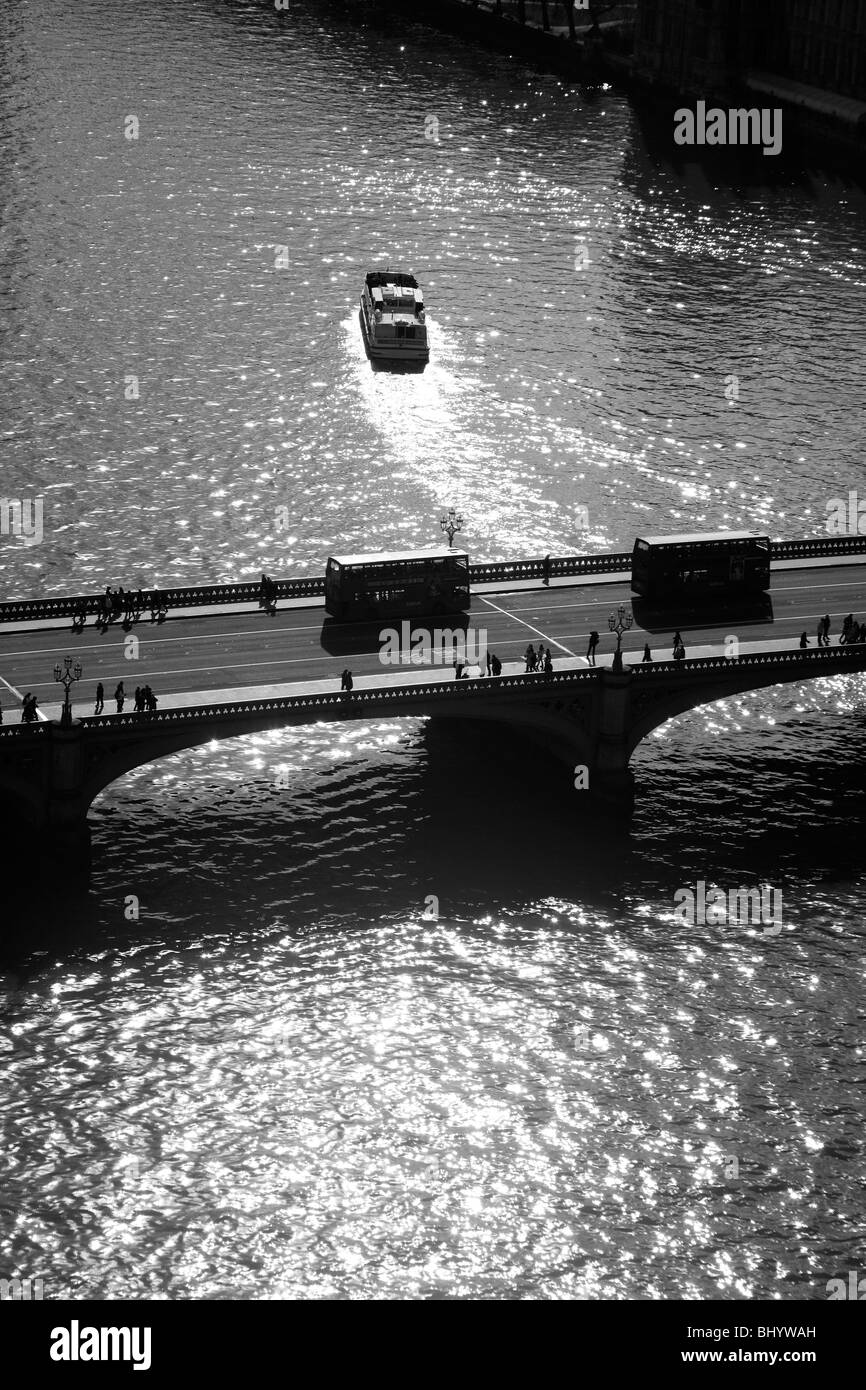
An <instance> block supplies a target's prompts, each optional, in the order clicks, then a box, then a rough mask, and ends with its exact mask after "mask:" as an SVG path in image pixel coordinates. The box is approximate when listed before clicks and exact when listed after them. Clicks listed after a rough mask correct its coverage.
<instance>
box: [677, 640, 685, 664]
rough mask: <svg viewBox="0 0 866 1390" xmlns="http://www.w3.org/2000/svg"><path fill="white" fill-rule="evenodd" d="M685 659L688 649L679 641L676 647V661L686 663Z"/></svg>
mask: <svg viewBox="0 0 866 1390" xmlns="http://www.w3.org/2000/svg"><path fill="white" fill-rule="evenodd" d="M685 659H686V649H685V647H684V646H683V644H682V641H679V642H678V643H677V645H676V646H675V647H674V661H685Z"/></svg>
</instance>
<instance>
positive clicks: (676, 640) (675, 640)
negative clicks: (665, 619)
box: [674, 632, 683, 660]
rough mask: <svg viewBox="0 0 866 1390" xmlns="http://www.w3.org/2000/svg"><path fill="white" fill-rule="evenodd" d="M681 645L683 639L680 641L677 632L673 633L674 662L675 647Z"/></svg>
mask: <svg viewBox="0 0 866 1390" xmlns="http://www.w3.org/2000/svg"><path fill="white" fill-rule="evenodd" d="M682 645H683V639H682V637H681V636H680V634H679V632H675V633H674V660H676V656H677V647H681V646H682Z"/></svg>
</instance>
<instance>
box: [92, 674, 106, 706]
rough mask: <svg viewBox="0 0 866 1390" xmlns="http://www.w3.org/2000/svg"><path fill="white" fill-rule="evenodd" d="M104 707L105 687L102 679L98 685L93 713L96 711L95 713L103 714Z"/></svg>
mask: <svg viewBox="0 0 866 1390" xmlns="http://www.w3.org/2000/svg"><path fill="white" fill-rule="evenodd" d="M104 708H105V687H104V686H103V684H102V681H100V682H99V684H98V686H97V687H96V704H95V705H94V706H93V713H94V714H101V713H102V711H103V709H104Z"/></svg>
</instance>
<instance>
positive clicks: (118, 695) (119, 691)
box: [114, 681, 126, 714]
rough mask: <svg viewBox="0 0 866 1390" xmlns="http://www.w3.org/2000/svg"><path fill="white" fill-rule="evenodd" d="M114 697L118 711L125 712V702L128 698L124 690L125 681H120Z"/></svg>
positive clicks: (119, 712)
mask: <svg viewBox="0 0 866 1390" xmlns="http://www.w3.org/2000/svg"><path fill="white" fill-rule="evenodd" d="M114 698H115V700H116V701H117V713H118V714H123V702H124V700H125V699H126V695H125V694H124V690H123V681H119V682H118V686H117V689H116V690H115V692H114Z"/></svg>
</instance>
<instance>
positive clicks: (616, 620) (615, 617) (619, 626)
mask: <svg viewBox="0 0 866 1390" xmlns="http://www.w3.org/2000/svg"><path fill="white" fill-rule="evenodd" d="M633 622H634V618H633V616H632V614H631V613H628V612H626V609H625V606H624V604H620V606H619V608H618V609H617V611H616V613H611V615H610V617H609V618H608V620H607V625H608V627H609V628H610V630H611V632H615V633H616V651H615V652H614V654H613V666H612V667H611V670H612V671H622V634H623V633H624V632H628V630H629V628H630V627H631V625H632V623H633Z"/></svg>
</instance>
